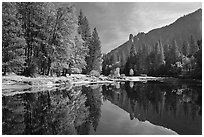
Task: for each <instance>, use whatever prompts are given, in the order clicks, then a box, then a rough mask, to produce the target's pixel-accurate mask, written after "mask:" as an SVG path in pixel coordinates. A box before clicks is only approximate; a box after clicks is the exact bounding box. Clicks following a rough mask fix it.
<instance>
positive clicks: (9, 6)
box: [2, 2, 102, 77]
mask: <svg viewBox="0 0 204 137" xmlns="http://www.w3.org/2000/svg"><path fill="white" fill-rule="evenodd" d="M101 63H102V54H101V42H100V38H99V36H98V32H97V29H96V28H94V29H93V31H91V29H90V27H89V22H88V19H87V17H86V16H84V15H83V13H82V11H80V14H79V15H77V11H76V8H75V6H74V5H73V4H72V3H66V4H56V3H51V2H3V3H2V72H3V75H6V74H7V73H10V72H13V73H15V74H18V75H24V76H31V77H36V76H37V75H47V76H53V75H56V76H61V75H66V73H71V72H73V73H84V74H89V73H90V71H92V70H96V71H97V72H100V70H101Z"/></svg>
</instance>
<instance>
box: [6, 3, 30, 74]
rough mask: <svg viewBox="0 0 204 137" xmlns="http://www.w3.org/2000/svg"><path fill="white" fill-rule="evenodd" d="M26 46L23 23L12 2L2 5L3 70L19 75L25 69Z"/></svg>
mask: <svg viewBox="0 0 204 137" xmlns="http://www.w3.org/2000/svg"><path fill="white" fill-rule="evenodd" d="M25 46H26V43H25V39H24V37H23V31H22V28H21V21H20V20H19V15H18V12H17V9H16V4H15V3H12V2H3V3H2V68H3V70H2V71H3V72H4V74H6V72H7V71H10V72H15V73H19V72H20V71H22V70H23V68H24V63H25V56H24V50H23V49H24V47H25Z"/></svg>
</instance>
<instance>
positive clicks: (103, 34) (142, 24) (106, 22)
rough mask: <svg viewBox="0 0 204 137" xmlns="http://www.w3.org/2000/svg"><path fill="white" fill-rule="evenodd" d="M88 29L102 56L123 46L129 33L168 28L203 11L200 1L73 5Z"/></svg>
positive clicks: (85, 3)
mask: <svg viewBox="0 0 204 137" xmlns="http://www.w3.org/2000/svg"><path fill="white" fill-rule="evenodd" d="M74 5H75V7H76V9H77V12H78V13H79V11H80V9H81V10H82V12H83V14H84V16H86V17H87V18H88V20H89V25H90V28H91V30H93V28H94V27H96V29H97V31H98V34H99V37H100V40H101V49H102V52H103V53H108V52H110V51H111V50H112V49H114V48H116V47H118V46H120V45H122V44H123V43H125V42H126V41H127V40H128V38H129V34H133V35H137V33H139V32H145V33H147V32H148V31H150V30H152V29H155V28H160V27H163V26H166V25H169V24H171V23H173V22H174V21H176V19H178V18H179V17H182V16H184V15H187V14H189V13H191V12H194V11H196V10H197V9H199V8H202V3H201V2H180V3H178V2H174V3H171V2H163V3H162V2H75V3H74Z"/></svg>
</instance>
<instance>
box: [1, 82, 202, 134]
mask: <svg viewBox="0 0 204 137" xmlns="http://www.w3.org/2000/svg"><path fill="white" fill-rule="evenodd" d="M201 90H202V88H201V86H197V85H195V84H192V85H189V84H164V83H149V82H147V83H145V84H144V83H133V82H130V83H115V84H114V85H103V86H99V85H91V86H88V87H86V86H83V87H74V88H72V89H71V90H70V89H66V88H64V89H57V90H53V91H44V92H38V93H25V94H16V95H14V96H3V97H2V114H3V115H2V117H3V119H2V131H3V134H47V135H49V134H54V135H55V134H64V135H65V134H81V135H86V134H102V133H103V134H106V133H108V132H107V128H110V129H111V127H108V125H106V127H104V126H103V125H104V120H105V119H104V116H102V114H104V113H105V115H106V118H108V117H113V114H114V113H115V115H114V116H115V117H118V118H119V115H116V113H121V114H120V115H122V117H123V116H124V115H125V114H127V113H128V114H129V120H126V119H124V121H125V123H130V122H131V121H132V122H133V123H134V122H135V121H146V120H147V121H150V122H151V123H153V124H154V125H159V126H163V127H166V128H169V129H172V130H174V131H176V132H177V133H178V134H201V129H202V128H201V124H202V120H201V115H202V114H201V112H202V94H201V93H202V92H201ZM107 100H108V101H107ZM106 102H111V103H112V104H115V105H116V106H118V107H119V108H120V109H119V110H118V107H117V111H115V109H116V108H115V107H113V106H111V105H110V104H108V103H106ZM102 108H103V110H102ZM121 109H123V110H124V111H123V112H122V111H121ZM105 110H111V111H105ZM102 111H103V112H102ZM124 112H125V114H124ZM120 117H121V116H120ZM116 119H117V118H116ZM119 119H120V118H119ZM133 120H134V121H133ZM99 125H101V126H100V128H99ZM111 125H112V126H118V123H117V121H115V123H113V124H111ZM133 125H135V124H133ZM119 127H120V129H125V128H124V127H125V124H124V125H123V124H119ZM151 127H152V126H151ZM134 128H135V127H132V128H131V129H134ZM105 129H106V130H105ZM112 129H113V128H112ZM149 129H150V128H149ZM129 130H130V128H129ZM109 131H110V132H109V133H117V132H118V133H123V134H126V132H125V130H120V132H119V131H113V130H109ZM140 132H141V131H140ZM128 133H129V134H130V133H133V132H130V131H128ZM136 133H139V132H134V133H133V134H136ZM144 134H145V132H144Z"/></svg>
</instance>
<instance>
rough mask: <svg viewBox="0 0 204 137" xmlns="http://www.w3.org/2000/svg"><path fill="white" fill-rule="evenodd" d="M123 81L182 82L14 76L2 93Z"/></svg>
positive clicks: (5, 80) (144, 78) (5, 81)
mask: <svg viewBox="0 0 204 137" xmlns="http://www.w3.org/2000/svg"><path fill="white" fill-rule="evenodd" d="M122 81H132V82H143V83H146V82H147V81H159V82H168V83H172V82H173V83H178V82H179V81H180V80H179V79H176V78H170V77H151V76H135V77H128V76H125V77H123V78H111V77H107V76H103V75H101V76H99V77H95V76H90V75H83V74H72V75H71V76H67V77H64V76H62V77H48V76H38V77H36V78H31V77H25V76H19V75H15V74H13V75H8V76H3V77H2V91H3V92H2V93H3V95H11V94H16V93H17V92H20V93H25V92H29V93H30V92H40V91H45V90H54V89H56V88H59V87H66V88H69V89H71V88H72V87H73V86H81V85H88V84H114V83H115V82H122ZM192 82H193V81H192ZM201 82H202V81H201Z"/></svg>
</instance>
